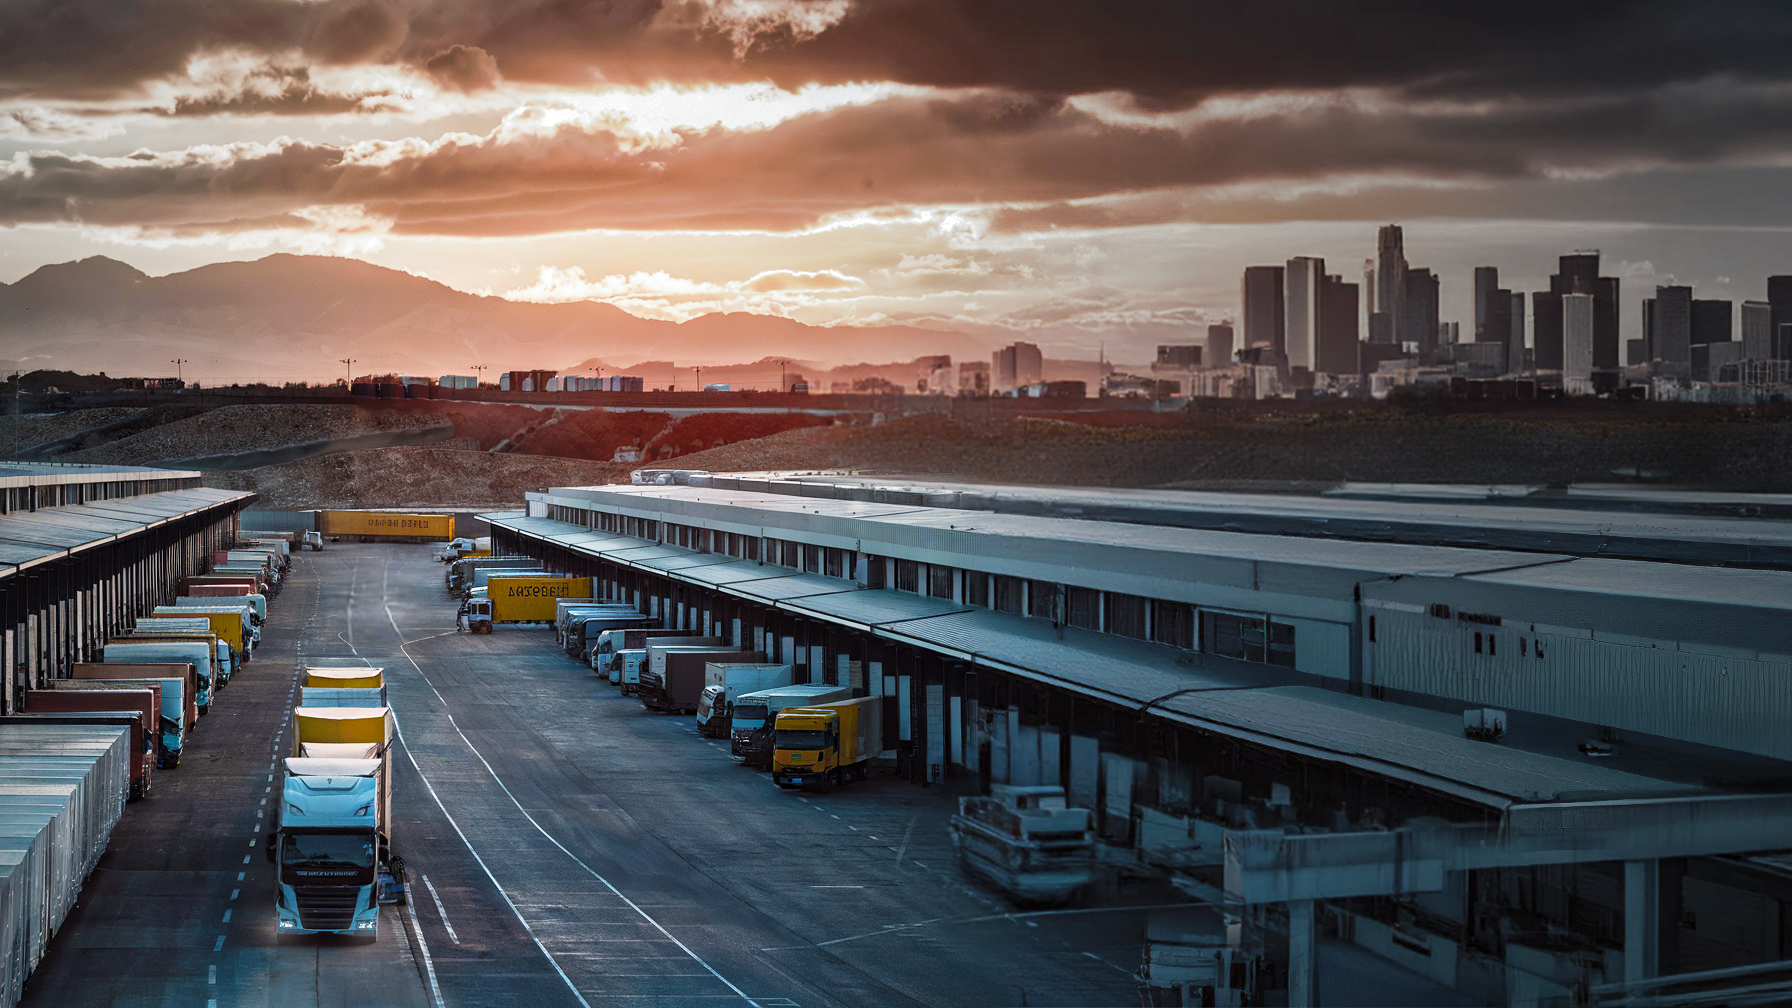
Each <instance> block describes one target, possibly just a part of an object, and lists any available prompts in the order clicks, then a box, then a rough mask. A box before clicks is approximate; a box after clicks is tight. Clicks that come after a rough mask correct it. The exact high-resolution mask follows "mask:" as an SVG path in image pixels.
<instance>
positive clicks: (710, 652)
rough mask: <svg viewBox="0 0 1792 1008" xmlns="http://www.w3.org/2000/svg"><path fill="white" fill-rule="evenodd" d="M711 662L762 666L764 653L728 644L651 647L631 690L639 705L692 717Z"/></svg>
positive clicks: (700, 696) (701, 694)
mask: <svg viewBox="0 0 1792 1008" xmlns="http://www.w3.org/2000/svg"><path fill="white" fill-rule="evenodd" d="M714 661H725V662H740V663H743V664H745V663H754V664H762V663H764V661H765V652H763V651H742V650H740V649H739V648H735V647H731V646H728V645H722V646H720V647H661V646H659V645H657V644H655V645H651V646H649V647H648V648H647V668H646V669H644V670H643V671H642V672H641V684H640V685H639V686H637V687H635V694H636V695H637V696H639V697H640V698H641V706H642V707H645V708H647V709H648V710H652V711H660V712H662V713H666V714H695V713H696V712H697V702H698V700H699V699H701V698H702V696H703V685H704V670H705V668H707V666H708V665H709V663H710V662H714Z"/></svg>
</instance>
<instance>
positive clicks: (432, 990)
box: [404, 760, 590, 1008]
mask: <svg viewBox="0 0 1792 1008" xmlns="http://www.w3.org/2000/svg"><path fill="white" fill-rule="evenodd" d="M412 765H413V766H415V765H416V761H415V760H413V761H412ZM419 773H421V771H419ZM432 793H433V792H432ZM467 849H468V850H471V849H472V848H471V847H469V848H467ZM474 857H478V855H477V854H475V855H474ZM404 909H405V912H406V913H408V914H410V917H411V935H412V936H413V937H415V938H416V939H417V951H419V952H421V953H423V972H424V975H425V976H427V977H429V996H430V997H431V998H432V999H433V1000H434V1001H435V1003H436V1008H446V1005H444V1004H443V1003H442V987H441V985H440V984H438V983H436V963H435V960H434V959H431V958H430V957H429V941H428V940H427V939H425V938H424V937H423V928H422V926H421V925H419V924H418V923H417V905H416V904H415V903H413V902H411V901H410V900H405V901H404ZM527 926H528V925H524V927H527ZM537 944H539V943H537ZM561 975H562V976H564V975H565V974H561ZM578 993H579V992H578V991H573V996H574V997H578ZM579 1003H580V1004H585V999H584V998H579ZM586 1008H590V1006H589V1005H586Z"/></svg>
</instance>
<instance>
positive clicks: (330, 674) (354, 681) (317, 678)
mask: <svg viewBox="0 0 1792 1008" xmlns="http://www.w3.org/2000/svg"><path fill="white" fill-rule="evenodd" d="M385 684H386V680H385V678H384V676H383V675H382V674H381V670H380V669H376V668H306V669H305V685H306V686H313V687H325V688H329V689H379V688H380V687H381V686H384V685H385ZM318 741H323V740H322V739H319V740H318Z"/></svg>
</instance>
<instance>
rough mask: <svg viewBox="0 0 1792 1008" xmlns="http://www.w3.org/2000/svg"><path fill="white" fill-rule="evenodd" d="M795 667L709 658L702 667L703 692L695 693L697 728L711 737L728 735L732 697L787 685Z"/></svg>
mask: <svg viewBox="0 0 1792 1008" xmlns="http://www.w3.org/2000/svg"><path fill="white" fill-rule="evenodd" d="M794 671H795V670H794V669H793V668H791V666H789V665H777V664H767V663H764V662H735V661H723V662H713V661H712V662H710V663H709V664H707V665H705V666H704V667H703V692H702V694H700V695H699V696H698V697H697V730H698V731H700V732H702V733H703V734H705V735H708V736H709V737H710V738H727V737H728V729H729V719H730V718H732V717H733V716H734V710H733V708H734V701H735V700H736V699H737V698H739V697H740V696H742V695H743V694H747V693H757V692H759V691H760V690H768V689H776V688H777V687H779V686H789V685H790V682H791V677H792V675H793V673H794Z"/></svg>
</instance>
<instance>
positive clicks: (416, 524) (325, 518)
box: [317, 511, 454, 542]
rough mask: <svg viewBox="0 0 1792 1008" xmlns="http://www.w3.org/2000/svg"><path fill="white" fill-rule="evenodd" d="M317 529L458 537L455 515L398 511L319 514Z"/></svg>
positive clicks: (328, 532) (409, 536)
mask: <svg viewBox="0 0 1792 1008" xmlns="http://www.w3.org/2000/svg"><path fill="white" fill-rule="evenodd" d="M317 530H318V531H319V532H322V533H323V534H324V535H358V536H388V537H392V538H398V539H430V540H440V541H442V542H447V541H448V540H450V539H453V538H454V516H453V515H444V514H403V513H400V512H396V511H319V512H318V513H317Z"/></svg>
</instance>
